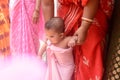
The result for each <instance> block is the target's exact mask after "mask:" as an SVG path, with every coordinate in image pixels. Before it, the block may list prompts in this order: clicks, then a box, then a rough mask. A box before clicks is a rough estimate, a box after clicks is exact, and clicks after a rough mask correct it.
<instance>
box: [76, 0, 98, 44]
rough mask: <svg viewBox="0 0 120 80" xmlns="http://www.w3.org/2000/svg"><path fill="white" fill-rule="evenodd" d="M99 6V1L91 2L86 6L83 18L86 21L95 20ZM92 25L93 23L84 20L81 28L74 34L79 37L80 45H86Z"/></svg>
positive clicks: (90, 0) (92, 0) (91, 0)
mask: <svg viewBox="0 0 120 80" xmlns="http://www.w3.org/2000/svg"><path fill="white" fill-rule="evenodd" d="M98 6H99V0H89V1H88V3H87V4H86V5H85V6H84V10H83V15H82V17H83V18H85V19H89V20H93V18H94V17H95V15H96V12H97V10H98ZM90 25H91V21H88V20H82V22H81V26H80V27H79V28H78V30H77V31H76V32H75V34H74V35H77V36H78V40H77V43H78V44H80V45H81V44H83V43H84V41H85V39H86V36H87V32H88V30H89V27H90Z"/></svg>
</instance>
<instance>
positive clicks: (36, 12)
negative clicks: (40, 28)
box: [32, 10, 39, 24]
mask: <svg viewBox="0 0 120 80" xmlns="http://www.w3.org/2000/svg"><path fill="white" fill-rule="evenodd" d="M32 19H33V23H34V24H37V22H38V21H39V11H36V10H35V11H34V12H33V17H32Z"/></svg>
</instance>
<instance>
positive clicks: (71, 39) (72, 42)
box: [68, 36, 78, 47]
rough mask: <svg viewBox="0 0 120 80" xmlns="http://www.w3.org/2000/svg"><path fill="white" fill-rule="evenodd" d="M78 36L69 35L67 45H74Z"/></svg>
mask: <svg viewBox="0 0 120 80" xmlns="http://www.w3.org/2000/svg"><path fill="white" fill-rule="evenodd" d="M77 39H78V37H77V36H71V37H70V39H69V41H68V46H69V47H74V46H75V45H76V41H77Z"/></svg>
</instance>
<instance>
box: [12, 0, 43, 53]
mask: <svg viewBox="0 0 120 80" xmlns="http://www.w3.org/2000/svg"><path fill="white" fill-rule="evenodd" d="M35 3H36V0H10V18H11V28H10V48H11V52H12V53H13V55H14V54H20V55H24V54H29V55H31V54H32V55H36V54H37V53H38V49H39V40H40V39H43V36H44V34H43V33H44V28H43V25H44V20H43V16H42V12H41V9H40V18H39V20H40V21H39V22H38V23H37V24H33V22H32V15H33V10H34V7H35Z"/></svg>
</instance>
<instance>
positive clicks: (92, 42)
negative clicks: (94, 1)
mask: <svg viewBox="0 0 120 80" xmlns="http://www.w3.org/2000/svg"><path fill="white" fill-rule="evenodd" d="M64 1H65V3H64ZM71 1H73V2H70V0H59V3H60V4H59V6H58V16H60V17H62V18H63V19H64V20H65V25H66V26H65V33H66V35H73V34H74V32H75V31H76V30H77V29H78V27H79V26H80V24H81V16H82V14H83V8H84V6H85V5H86V4H87V2H88V1H89V0H78V1H77V0H71ZM100 1H101V0H100ZM103 2H104V3H109V4H106V6H105V4H104V7H105V11H106V12H105V11H104V10H103V8H102V5H103V4H102V3H103ZM103 2H101V3H100V7H99V9H98V12H97V14H96V16H95V18H94V22H93V24H92V25H91V27H90V29H89V32H88V35H87V39H86V41H85V43H84V44H83V45H81V46H76V47H75V48H74V56H75V65H76V70H75V80H102V76H103V71H104V68H103V56H104V54H103V50H104V44H105V43H104V42H105V36H106V33H107V28H108V20H109V18H110V15H111V11H112V8H113V1H112V0H104V1H103ZM76 4H80V5H76ZM107 14H109V16H108V15H107ZM98 65H99V66H98Z"/></svg>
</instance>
